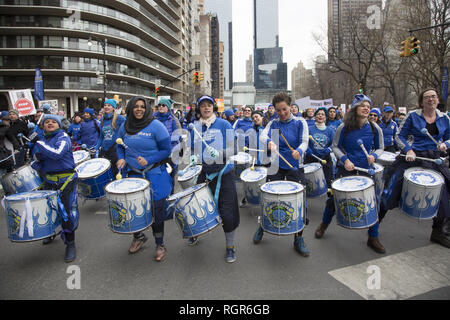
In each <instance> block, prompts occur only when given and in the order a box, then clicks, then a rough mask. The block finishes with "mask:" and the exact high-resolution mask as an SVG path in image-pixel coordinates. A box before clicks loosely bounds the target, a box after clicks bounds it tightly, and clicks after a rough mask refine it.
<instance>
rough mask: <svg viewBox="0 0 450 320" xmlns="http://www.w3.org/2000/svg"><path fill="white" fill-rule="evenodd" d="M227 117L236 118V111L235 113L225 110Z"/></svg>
mask: <svg viewBox="0 0 450 320" xmlns="http://www.w3.org/2000/svg"><path fill="white" fill-rule="evenodd" d="M225 115H226V116H227V117H231V116H234V111H233V109H228V110H225Z"/></svg>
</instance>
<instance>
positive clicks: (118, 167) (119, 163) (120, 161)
mask: <svg viewBox="0 0 450 320" xmlns="http://www.w3.org/2000/svg"><path fill="white" fill-rule="evenodd" d="M116 166H117V169H119V170H120V169H122V168H123V167H125V159H120V160H119V161H117V163H116Z"/></svg>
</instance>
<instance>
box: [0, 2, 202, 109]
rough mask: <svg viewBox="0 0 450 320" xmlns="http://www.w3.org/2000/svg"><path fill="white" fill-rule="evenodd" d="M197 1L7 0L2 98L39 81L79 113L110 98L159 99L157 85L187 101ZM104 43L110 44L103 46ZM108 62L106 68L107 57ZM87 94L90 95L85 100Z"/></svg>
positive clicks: (0, 16)
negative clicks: (37, 77) (36, 74)
mask: <svg viewBox="0 0 450 320" xmlns="http://www.w3.org/2000/svg"><path fill="white" fill-rule="evenodd" d="M191 10H192V9H191V0H154V1H147V0H136V1H131V0H129V1H128V0H127V1H115V0H111V1H69V0H67V1H66V0H62V1H57V0H29V1H23V0H20V1H19V0H0V96H2V98H1V99H2V102H3V103H4V101H5V99H6V96H7V92H8V90H11V89H24V88H33V87H34V70H35V68H37V67H39V68H41V70H42V74H43V80H44V89H45V99H57V100H58V101H59V105H60V106H64V107H65V108H64V111H66V112H67V113H68V114H73V113H74V112H75V111H77V110H80V109H82V108H83V107H84V106H85V105H86V104H88V105H91V106H94V107H96V108H100V107H101V98H103V94H104V85H103V84H102V83H101V81H99V78H100V77H101V76H102V75H103V73H104V72H105V73H106V93H107V96H108V97H111V96H112V95H113V94H118V95H119V96H120V97H121V98H122V105H124V104H125V102H126V100H127V99H129V98H130V97H132V96H134V95H142V96H145V97H147V98H149V99H152V100H153V99H154V97H153V93H154V89H155V87H156V86H157V85H158V84H159V85H160V86H161V89H160V94H161V95H170V96H171V97H172V99H173V100H175V101H176V102H177V103H179V104H182V103H186V102H187V95H186V92H187V87H188V86H189V82H190V78H189V76H188V75H185V76H184V77H180V75H181V74H182V73H184V72H186V71H188V70H189V68H190V65H189V64H190V63H191V56H190V52H191V51H192V45H193V42H192V34H193V33H194V30H193V28H194V21H193V18H192V12H191ZM103 48H104V49H105V50H103ZM104 60H105V61H106V63H105V65H106V70H104V68H103V65H104V64H103V61H104ZM84 97H86V99H83V98H84Z"/></svg>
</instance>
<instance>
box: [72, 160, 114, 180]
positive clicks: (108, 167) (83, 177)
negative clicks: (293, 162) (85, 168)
mask: <svg viewBox="0 0 450 320" xmlns="http://www.w3.org/2000/svg"><path fill="white" fill-rule="evenodd" d="M98 160H100V161H102V162H105V163H106V161H108V166H107V167H106V169H105V170H103V171H101V172H99V173H97V174H96V175H94V176H89V177H85V176H84V175H83V176H81V177H80V172H79V171H78V170H77V169H78V167H79V166H81V165H85V163H87V162H89V161H91V162H93V161H98ZM109 169H111V161H109V160H108V159H104V158H94V159H89V160H86V161H83V162H82V163H80V164H78V165H77V166H76V167H75V171H76V173H77V174H78V178H79V179H91V178H95V177H98V176H100V175H102V174H104V173H105V172H106V171H108V170H109Z"/></svg>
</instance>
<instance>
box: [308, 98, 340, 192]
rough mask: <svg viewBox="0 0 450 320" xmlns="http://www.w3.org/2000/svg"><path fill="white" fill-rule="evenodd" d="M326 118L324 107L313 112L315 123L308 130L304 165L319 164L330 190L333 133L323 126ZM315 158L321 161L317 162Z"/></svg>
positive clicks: (326, 113) (326, 112)
mask: <svg viewBox="0 0 450 320" xmlns="http://www.w3.org/2000/svg"><path fill="white" fill-rule="evenodd" d="M327 116H328V111H327V109H326V108H324V107H321V108H319V109H317V110H316V111H315V112H314V117H315V119H316V122H315V123H314V125H312V126H309V128H308V129H309V135H310V139H309V145H308V149H307V150H306V157H305V163H313V162H321V164H322V168H323V173H324V175H325V179H326V181H327V185H328V188H331V181H332V180H333V161H332V159H331V156H330V153H331V144H332V143H333V137H334V131H333V129H331V128H330V127H328V126H326V125H325V121H326V119H327ZM314 156H315V157H314ZM316 157H317V158H320V159H322V160H323V161H320V160H318V159H317V158H316ZM325 161H326V162H325ZM322 162H323V163H322Z"/></svg>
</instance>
